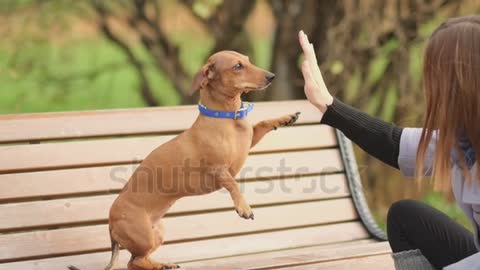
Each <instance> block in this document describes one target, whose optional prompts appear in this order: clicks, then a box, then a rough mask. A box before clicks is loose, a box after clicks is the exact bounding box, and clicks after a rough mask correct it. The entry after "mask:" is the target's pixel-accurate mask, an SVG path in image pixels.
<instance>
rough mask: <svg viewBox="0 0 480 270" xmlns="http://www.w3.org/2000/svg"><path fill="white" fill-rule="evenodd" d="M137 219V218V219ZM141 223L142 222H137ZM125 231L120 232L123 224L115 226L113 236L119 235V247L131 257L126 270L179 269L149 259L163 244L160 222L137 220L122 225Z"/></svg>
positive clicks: (175, 266) (145, 218)
mask: <svg viewBox="0 0 480 270" xmlns="http://www.w3.org/2000/svg"><path fill="white" fill-rule="evenodd" d="M137 218H138V217H137ZM139 221H143V222H139ZM124 224H125V226H126V227H125V228H124V229H125V231H124V232H120V229H121V227H118V225H120V226H123V224H117V226H116V228H115V230H114V234H117V233H121V235H122V236H121V239H122V242H123V243H121V245H122V246H123V247H125V248H126V249H127V250H128V251H130V253H132V257H131V259H130V261H129V262H128V270H161V269H175V268H179V267H178V265H176V264H166V263H159V262H155V261H153V260H152V259H150V257H149V256H150V254H151V253H153V252H154V251H155V250H156V249H157V248H158V247H159V246H160V245H161V244H162V243H163V225H162V223H161V220H159V221H157V222H156V223H152V222H150V220H148V217H146V216H144V217H142V219H137V220H136V222H130V223H128V224H127V223H124Z"/></svg>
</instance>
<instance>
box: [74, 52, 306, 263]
mask: <svg viewBox="0 0 480 270" xmlns="http://www.w3.org/2000/svg"><path fill="white" fill-rule="evenodd" d="M274 78H275V75H274V74H272V73H270V72H268V71H265V70H262V69H260V68H258V67H256V66H254V65H253V64H252V63H250V61H249V59H248V57H246V56H244V55H242V54H240V53H237V52H234V51H222V52H218V53H216V54H214V55H212V56H211V57H210V58H209V59H208V62H207V64H206V65H205V66H203V68H202V69H201V71H200V72H198V74H197V75H196V77H195V79H194V83H193V87H192V93H193V92H195V91H197V90H200V99H201V103H202V104H203V107H205V108H208V109H209V110H214V111H217V112H219V111H221V112H225V111H226V112H235V111H238V110H239V109H240V108H241V107H242V101H241V99H240V95H241V94H242V93H246V92H249V91H255V90H263V89H265V88H267V87H268V86H269V85H270V84H271V83H272V81H273V79H274ZM298 115H299V113H295V114H291V115H286V116H284V117H280V118H278V119H271V120H264V121H261V122H260V123H258V124H256V125H255V126H252V125H251V124H250V123H249V122H248V121H247V120H246V119H245V118H241V119H225V118H216V117H211V116H206V115H204V114H199V115H198V117H197V119H196V121H195V122H194V123H193V125H192V126H191V128H189V129H187V130H186V131H184V132H183V133H181V134H180V135H178V136H177V137H175V138H174V139H172V140H171V141H169V142H167V143H165V144H163V145H160V146H159V147H158V148H156V149H155V150H154V151H153V152H152V153H150V154H149V155H148V156H147V157H146V158H145V159H144V161H143V162H142V163H141V164H140V166H139V167H138V168H137V169H136V171H135V172H134V173H133V175H132V177H131V178H130V180H129V182H128V183H127V184H126V186H125V188H124V189H123V191H122V192H121V193H120V194H119V196H118V198H117V199H116V200H115V202H114V203H113V205H112V207H111V209H110V218H109V224H110V227H109V228H110V237H111V241H112V258H111V261H110V264H109V265H108V266H107V267H106V268H105V269H108V270H110V269H112V268H113V265H114V263H115V261H116V257H117V255H118V252H119V247H120V246H121V247H123V248H125V249H127V250H128V251H129V252H130V253H131V254H132V257H131V259H130V261H129V263H128V269H129V270H158V269H172V268H178V265H175V264H164V263H159V262H154V261H153V260H151V259H150V258H149V255H150V254H151V253H152V252H154V251H155V250H156V249H157V248H158V247H159V246H160V245H161V244H162V243H163V234H164V232H163V226H162V217H163V216H164V215H165V213H166V212H167V211H168V209H169V208H170V207H171V206H172V205H173V203H174V202H175V201H176V200H178V199H179V198H182V197H184V196H191V195H201V194H206V193H210V192H213V191H216V190H218V189H220V188H225V189H226V190H228V192H229V193H230V195H231V197H232V200H233V204H234V206H235V210H236V211H237V213H238V215H240V217H242V218H245V219H253V212H252V209H251V208H250V206H249V205H248V203H247V202H246V201H245V198H244V197H243V196H242V194H241V193H240V188H239V185H238V183H237V181H236V180H235V178H234V177H235V175H236V174H237V173H238V172H239V171H240V169H241V168H242V166H243V164H244V162H245V160H246V158H247V156H248V152H249V150H250V148H251V147H253V146H254V145H256V144H257V143H258V141H259V140H260V139H261V138H262V137H263V136H264V135H265V134H266V133H268V132H269V131H271V130H274V129H276V128H278V127H281V126H288V125H291V124H293V123H294V122H295V121H296V120H297V118H298ZM171 120H173V119H171ZM152 187H155V188H153V189H152ZM142 190H143V191H145V190H150V191H152V192H139V191H142ZM70 269H75V268H74V267H71V268H70Z"/></svg>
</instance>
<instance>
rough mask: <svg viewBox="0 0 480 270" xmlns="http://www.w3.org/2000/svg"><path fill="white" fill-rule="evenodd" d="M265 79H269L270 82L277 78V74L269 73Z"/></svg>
mask: <svg viewBox="0 0 480 270" xmlns="http://www.w3.org/2000/svg"><path fill="white" fill-rule="evenodd" d="M265 79H267V81H268V82H272V81H273V79H275V74H273V73H268V74H267V76H265Z"/></svg>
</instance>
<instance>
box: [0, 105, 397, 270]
mask: <svg viewBox="0 0 480 270" xmlns="http://www.w3.org/2000/svg"><path fill="white" fill-rule="evenodd" d="M255 106H256V109H255V110H254V112H253V113H252V114H251V115H250V116H249V119H251V121H252V122H256V121H260V120H263V119H268V118H273V117H278V116H282V115H284V114H286V113H291V112H295V111H300V112H302V114H301V116H300V119H299V121H298V122H297V123H296V125H295V126H292V127H286V128H281V129H279V130H277V131H274V132H271V133H269V134H268V135H267V136H266V137H265V138H264V139H263V140H262V141H261V142H260V143H259V144H258V145H257V146H256V147H254V148H253V149H252V150H251V153H250V156H249V158H248V159H247V161H246V164H245V166H244V169H243V170H242V171H241V172H240V173H239V175H238V176H237V179H238V181H239V182H240V183H241V188H242V192H243V193H244V194H245V198H246V199H247V201H248V202H249V203H250V204H251V205H252V207H253V211H254V213H255V220H254V221H251V220H243V219H241V218H239V217H238V216H237V214H236V213H235V211H234V210H233V205H232V202H231V199H230V196H229V195H228V193H226V192H225V191H217V192H214V193H212V194H208V195H205V196H194V197H187V198H182V199H180V200H179V201H178V202H177V203H176V204H175V205H174V206H173V207H172V209H171V210H170V211H169V212H168V214H167V215H166V217H165V218H164V224H165V231H166V232H165V237H166V238H165V241H166V242H165V244H164V245H163V246H161V247H160V248H159V249H158V250H157V251H156V252H155V253H154V254H153V257H154V258H155V259H157V260H158V261H162V262H163V261H164V262H176V263H179V264H181V266H182V268H184V269H350V268H351V267H352V266H355V269H367V268H369V267H370V268H371V267H373V266H375V268H376V269H393V263H392V260H391V259H390V248H389V247H388V244H387V243H386V242H385V241H384V240H385V234H384V233H383V232H382V231H381V230H380V229H379V228H378V226H377V225H376V223H375V222H374V221H373V218H372V216H371V214H370V211H369V209H368V206H367V205H366V203H365V198H364V197H363V192H362V189H361V185H360V182H359V179H358V172H357V168H356V164H355V159H354V156H353V153H352V150H351V144H350V142H349V141H348V140H346V138H345V137H344V136H343V135H342V134H341V133H339V132H337V131H335V130H333V129H332V128H330V127H328V126H324V125H321V124H319V113H318V112H317V111H316V109H315V108H313V107H312V106H311V105H310V104H308V103H307V102H306V101H284V102H264V103H256V104H255ZM285 108H288V110H289V111H288V112H287V111H285ZM196 116H197V111H196V107H195V106H178V107H162V108H148V109H128V110H105V111H89V112H70V113H39V114H17V115H3V116H0V270H4V269H5V270H6V269H8V270H15V269H22V270H23V269H36V270H40V269H42V270H47V269H48V270H56V269H66V266H68V265H75V266H77V267H79V268H80V269H103V267H104V266H105V265H106V264H107V263H108V261H109V259H110V251H109V250H110V243H109V239H108V225H107V223H108V222H107V217H108V210H109V208H110V205H111V204H112V202H113V200H114V199H115V197H116V196H117V193H118V192H119V191H120V190H121V189H122V187H123V185H124V184H125V183H126V181H127V180H128V178H129V176H130V175H131V174H132V173H133V171H134V170H135V168H136V167H137V166H138V164H139V163H140V162H141V161H142V158H144V157H145V156H146V155H147V154H148V153H149V152H150V151H152V150H153V149H154V148H155V147H156V146H158V145H160V144H162V143H164V142H166V141H168V140H170V139H171V138H173V137H174V136H175V135H176V134H178V133H179V132H181V131H183V130H185V129H186V128H188V127H190V125H191V124H192V122H193V121H194V119H195V118H196ZM140 192H148V190H146V191H140ZM128 259H129V255H128V252H126V251H124V250H122V251H121V255H120V260H119V261H120V262H119V264H118V265H117V266H118V269H125V268H126V263H127V261H128Z"/></svg>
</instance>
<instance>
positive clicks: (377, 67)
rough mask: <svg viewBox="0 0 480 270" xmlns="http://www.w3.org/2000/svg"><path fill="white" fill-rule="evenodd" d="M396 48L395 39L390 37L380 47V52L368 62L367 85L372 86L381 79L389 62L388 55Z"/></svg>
mask: <svg viewBox="0 0 480 270" xmlns="http://www.w3.org/2000/svg"><path fill="white" fill-rule="evenodd" d="M397 48H398V41H397V40H396V39H390V40H389V41H388V42H387V43H385V45H383V47H382V48H380V53H378V55H377V56H376V57H375V58H374V59H373V60H372V61H371V62H370V66H369V69H368V76H367V85H368V86H373V85H375V84H376V83H378V82H379V81H380V80H381V79H382V77H383V75H384V74H385V71H386V70H387V67H388V65H389V64H390V55H391V54H392V52H393V51H395V50H396V49H397Z"/></svg>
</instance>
